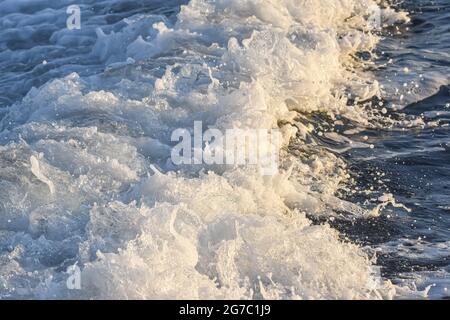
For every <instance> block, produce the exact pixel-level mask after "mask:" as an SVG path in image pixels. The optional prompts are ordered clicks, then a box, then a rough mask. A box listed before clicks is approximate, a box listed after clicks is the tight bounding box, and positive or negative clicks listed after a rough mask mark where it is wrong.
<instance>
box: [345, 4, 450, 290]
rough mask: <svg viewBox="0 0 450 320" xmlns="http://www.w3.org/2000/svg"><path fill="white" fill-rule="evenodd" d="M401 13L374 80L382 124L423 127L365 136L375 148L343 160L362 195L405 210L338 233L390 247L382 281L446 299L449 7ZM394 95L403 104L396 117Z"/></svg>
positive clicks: (449, 278) (449, 265) (383, 257)
mask: <svg viewBox="0 0 450 320" xmlns="http://www.w3.org/2000/svg"><path fill="white" fill-rule="evenodd" d="M400 7H401V8H404V9H405V10H407V11H409V12H411V17H412V22H411V24H410V25H409V26H408V27H404V26H403V27H400V32H401V34H398V30H397V29H392V30H390V31H387V32H386V37H385V40H384V41H383V42H382V43H381V45H380V47H379V54H380V57H379V62H380V63H383V62H387V61H389V60H391V59H392V60H391V64H390V65H388V66H387V67H385V68H380V69H378V70H377V71H376V74H377V77H378V78H379V79H380V81H382V82H383V83H387V84H388V86H389V88H387V90H386V91H387V92H390V93H391V94H390V95H389V94H388V95H387V97H386V100H387V101H385V103H386V104H387V105H389V106H390V107H391V108H390V109H389V110H390V111H389V117H392V118H394V119H417V118H419V119H422V120H423V124H425V125H422V124H420V125H417V126H415V127H413V128H402V129H395V130H391V129H389V130H388V129H387V130H383V129H377V130H366V131H365V132H362V133H360V137H361V136H368V137H369V141H370V142H371V143H373V144H374V145H375V149H374V150H373V151H371V152H369V153H368V152H365V151H364V152H363V151H362V152H352V153H351V154H347V155H346V157H347V159H348V161H350V163H352V166H353V172H354V174H355V176H356V177H357V179H356V181H358V182H359V184H360V185H361V188H362V189H364V187H367V186H368V185H370V186H371V187H373V188H375V191H378V192H379V193H380V194H382V193H385V192H389V193H392V194H394V195H395V197H396V199H397V200H398V201H399V202H401V203H402V204H404V205H406V206H407V207H408V208H410V209H411V210H412V211H411V213H407V212H405V211H404V210H401V209H393V208H391V209H388V210H392V214H391V215H392V217H391V218H390V219H388V218H387V217H386V216H385V215H383V217H382V218H377V219H373V220H369V221H357V222H355V223H352V224H343V225H342V224H341V225H340V226H338V228H342V229H344V230H346V232H347V234H349V235H350V237H352V238H353V239H355V240H356V241H359V242H361V243H364V244H370V245H371V246H382V247H383V246H384V247H385V248H389V249H388V250H387V251H389V252H383V253H381V254H380V255H379V264H380V265H382V266H383V269H382V270H383V273H384V275H385V276H386V277H388V278H390V279H393V280H394V281H402V280H408V279H414V278H415V276H414V273H416V274H420V275H422V276H424V277H425V278H426V280H424V281H423V282H421V284H422V285H421V286H419V287H420V288H422V289H423V288H425V287H426V286H427V285H431V286H432V287H431V290H430V294H431V295H436V296H444V297H445V296H447V297H450V293H447V291H448V290H450V246H449V245H450V126H449V124H450V1H448V0H438V1H405V2H404V3H402V5H401V6H400ZM405 68H407V72H405ZM405 84H406V85H405ZM396 89H397V90H396ZM396 91H398V93H395V92H396ZM401 95H403V96H404V97H403V99H404V100H405V101H406V102H405V101H403V104H404V106H401V110H399V111H395V110H393V109H400V108H399V107H398V106H399V104H401V101H399V96H401ZM360 159H364V160H363V161H361V160H360ZM380 172H381V173H382V176H380ZM374 179H375V180H379V181H378V183H375V184H374V183H373V181H374ZM360 200H361V201H364V200H367V199H364V196H362V197H361V199H360ZM447 288H449V289H447Z"/></svg>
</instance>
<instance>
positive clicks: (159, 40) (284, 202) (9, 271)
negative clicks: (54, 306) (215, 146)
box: [0, 0, 401, 299]
mask: <svg viewBox="0 0 450 320" xmlns="http://www.w3.org/2000/svg"><path fill="white" fill-rule="evenodd" d="M11 8H12V9H11V10H15V9H14V7H11ZM381 10H382V9H380V8H379V7H378V6H377V4H376V3H375V2H374V1H371V0H363V1H361V0H323V1H307V0H304V1H302V0H270V1H269V0H265V1H261V0H245V1H242V0H219V1H207V0H192V1H191V2H190V3H189V4H188V5H186V6H183V7H182V8H181V12H180V13H179V15H178V18H177V21H176V23H175V24H171V23H170V22H169V21H168V20H167V19H166V18H164V17H162V16H155V15H145V14H140V15H137V16H134V17H132V18H129V19H127V20H126V21H125V22H126V23H125V24H126V25H125V26H123V27H122V28H121V29H120V30H116V31H115V32H113V33H112V32H111V33H105V32H104V31H102V30H101V29H98V30H97V35H98V39H97V43H96V45H95V46H94V47H93V50H92V52H90V53H89V54H88V55H87V57H90V58H92V57H97V58H98V59H99V61H101V62H102V63H104V64H105V65H106V68H105V71H104V72H103V73H100V74H95V75H91V76H84V77H81V76H79V75H78V74H76V73H73V74H71V75H69V76H67V77H65V78H61V79H57V80H53V81H51V82H49V83H47V84H46V85H44V86H43V87H41V88H39V89H33V90H31V91H30V92H29V94H28V95H27V96H26V97H25V98H24V99H23V101H22V102H20V103H16V104H14V105H12V106H11V107H9V108H8V112H7V114H6V115H5V116H4V117H3V119H2V120H1V122H0V130H1V134H0V141H2V143H3V146H0V151H1V156H0V184H1V187H0V200H1V201H0V203H1V206H0V226H1V230H2V231H0V247H1V248H2V251H1V252H2V253H1V256H0V263H1V268H0V274H1V277H0V283H1V286H0V295H1V296H3V297H11V296H12V297H20V296H32V297H38V298H52V297H62V298H74V297H79V298H122V299H126V298H157V299H159V298H194V299H230V298H232V299H253V298H283V299H313V298H316V299H338V298H341V299H344V298H345V299H352V298H393V297H395V295H396V287H395V286H393V285H392V284H391V283H390V282H388V281H384V280H383V279H382V278H381V276H380V275H379V272H378V271H377V268H376V267H374V266H373V263H374V261H371V259H369V257H368V256H367V254H366V253H365V252H364V251H363V250H362V249H361V248H359V247H358V246H356V245H353V244H350V243H346V242H343V241H341V240H340V236H339V234H338V232H337V231H335V230H333V229H332V228H331V227H329V226H327V225H312V223H311V221H310V220H309V219H308V218H307V216H308V215H323V214H325V215H329V214H333V212H334V211H333V210H341V211H342V210H344V211H346V212H348V213H349V214H355V215H365V214H367V212H366V211H365V210H364V209H363V208H360V207H358V206H357V205H355V204H351V203H347V202H344V201H342V200H339V199H337V198H336V197H335V193H336V191H337V190H338V189H339V188H340V184H341V183H342V182H343V181H346V179H347V178H348V177H347V172H346V166H345V163H344V162H343V161H341V160H339V159H338V158H337V157H336V156H335V155H333V154H332V153H330V152H327V151H326V150H321V151H320V153H319V154H316V155H311V156H310V157H308V158H303V159H302V158H299V157H294V156H292V155H291V154H290V153H288V152H287V151H286V148H285V147H286V146H288V145H289V143H291V142H293V141H296V143H301V144H305V145H308V144H314V142H313V141H312V140H311V139H310V132H311V130H312V129H311V127H310V126H307V125H304V124H303V123H302V122H300V121H299V117H304V116H305V115H306V114H308V113H311V112H321V113H324V114H326V115H327V116H329V117H330V118H332V119H333V118H335V117H336V116H339V117H341V118H347V119H349V120H351V121H355V122H358V123H360V124H361V125H366V124H368V123H369V118H368V116H367V114H365V112H364V109H363V108H362V107H360V106H358V105H356V104H355V105H349V104H348V103H347V102H348V99H349V98H348V97H349V96H350V97H352V99H354V97H358V98H359V99H360V100H366V99H369V98H371V97H373V96H376V95H378V94H379V86H378V83H377V82H376V81H375V80H373V79H372V77H371V75H370V74H369V73H365V72H362V71H359V69H358V68H357V65H358V62H357V60H355V58H353V57H352V56H353V54H355V53H356V52H359V51H370V50H371V49H373V48H374V46H375V45H376V44H377V42H378V40H379V38H378V37H377V36H376V35H374V34H373V33H372V32H371V31H372V30H374V29H376V28H377V26H374V25H373V24H371V23H370V18H371V16H372V15H373V14H380V13H381ZM384 12H386V13H389V16H388V17H389V19H390V20H392V21H389V19H387V20H386V21H384V22H387V23H391V22H393V21H394V20H395V19H393V18H392V17H395V16H396V14H395V13H393V12H392V11H389V10H388V9H386V10H385V11H384ZM380 16H384V17H386V16H387V15H380ZM398 17H400V18H401V16H397V18H398ZM197 120H201V121H203V123H204V125H205V127H206V126H209V127H210V128H218V129H220V130H226V129H230V128H252V129H256V128H258V129H262V128H263V129H269V130H270V129H275V128H280V129H281V131H282V133H283V145H284V146H283V148H282V150H281V153H282V156H283V163H282V167H281V170H280V173H279V174H278V175H275V176H273V177H263V176H261V175H260V174H258V172H257V171H256V170H255V169H254V168H251V167H230V166H216V167H206V166H200V167H199V166H196V167H183V168H177V167H175V166H174V165H173V164H172V163H171V161H170V149H171V146H172V143H171V141H170V135H171V133H172V132H173V130H175V129H176V128H180V127H181V128H183V127H184V128H190V127H192V125H193V122H194V121H197ZM366 147H367V146H366ZM30 159H33V160H32V161H31V162H30ZM205 169H206V170H210V171H208V172H207V171H206V170H205ZM50 186H51V188H50ZM75 262H77V263H78V265H79V266H80V268H81V270H82V272H81V282H82V289H81V290H79V291H73V290H72V291H71V290H68V289H67V287H66V279H67V274H66V273H65V270H66V268H67V266H69V265H72V264H74V263H75ZM15 288H21V289H20V290H16V289H15Z"/></svg>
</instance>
